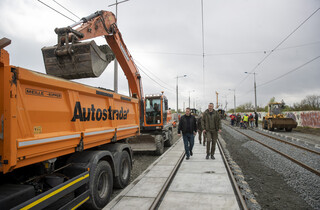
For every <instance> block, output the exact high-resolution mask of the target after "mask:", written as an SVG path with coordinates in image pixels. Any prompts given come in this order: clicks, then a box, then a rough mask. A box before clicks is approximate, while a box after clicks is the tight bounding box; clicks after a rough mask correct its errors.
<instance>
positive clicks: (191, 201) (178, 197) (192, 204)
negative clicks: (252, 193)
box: [159, 192, 239, 210]
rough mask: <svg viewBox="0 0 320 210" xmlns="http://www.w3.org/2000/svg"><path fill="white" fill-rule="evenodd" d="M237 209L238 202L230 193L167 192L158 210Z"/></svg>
mask: <svg viewBox="0 0 320 210" xmlns="http://www.w3.org/2000/svg"><path fill="white" fill-rule="evenodd" d="M167 209H170V210H171V209H172V210H180V209H181V210H188V209H190V210H191V209H192V210H194V209H201V210H215V209H222V210H224V209H225V210H238V209H239V207H238V203H237V200H236V199H235V197H234V196H232V195H216V194H206V193H187V192H168V193H167V195H166V197H165V198H164V199H163V201H162V203H161V205H160V207H159V210H167Z"/></svg>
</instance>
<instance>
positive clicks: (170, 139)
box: [164, 130, 173, 147]
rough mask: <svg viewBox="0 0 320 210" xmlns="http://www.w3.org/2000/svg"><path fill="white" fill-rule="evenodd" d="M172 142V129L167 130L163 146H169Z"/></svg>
mask: <svg viewBox="0 0 320 210" xmlns="http://www.w3.org/2000/svg"><path fill="white" fill-rule="evenodd" d="M172 144H173V134H172V131H171V130H169V131H168V139H167V141H165V142H164V146H166V147H171V146H172Z"/></svg>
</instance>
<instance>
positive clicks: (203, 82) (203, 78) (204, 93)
mask: <svg viewBox="0 0 320 210" xmlns="http://www.w3.org/2000/svg"><path fill="white" fill-rule="evenodd" d="M201 25H202V84H203V98H206V88H205V77H204V73H205V72H204V24H203V0H201Z"/></svg>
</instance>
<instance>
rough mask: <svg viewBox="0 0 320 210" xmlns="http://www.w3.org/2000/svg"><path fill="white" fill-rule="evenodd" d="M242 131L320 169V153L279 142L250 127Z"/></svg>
mask: <svg viewBox="0 0 320 210" xmlns="http://www.w3.org/2000/svg"><path fill="white" fill-rule="evenodd" d="M236 129H238V128H236ZM241 132H243V133H245V134H247V135H248V136H251V137H253V138H255V139H258V140H259V141H261V143H264V144H266V145H268V146H270V147H272V148H274V149H277V150H279V151H280V152H282V153H284V154H287V155H289V156H290V157H293V158H294V159H296V160H299V161H300V162H302V163H305V164H307V165H308V166H311V167H313V168H315V169H317V170H320V155H317V154H315V153H312V152H308V151H305V150H302V149H299V148H297V147H294V146H291V145H289V144H285V143H282V142H279V141H277V140H274V139H272V138H268V137H266V136H262V135H260V134H258V133H256V132H254V131H252V130H250V129H248V130H244V129H241Z"/></svg>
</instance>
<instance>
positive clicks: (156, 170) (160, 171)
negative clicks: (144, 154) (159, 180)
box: [146, 165, 174, 178]
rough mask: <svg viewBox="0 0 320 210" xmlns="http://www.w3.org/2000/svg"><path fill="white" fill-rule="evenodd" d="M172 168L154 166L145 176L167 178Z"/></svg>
mask: <svg viewBox="0 0 320 210" xmlns="http://www.w3.org/2000/svg"><path fill="white" fill-rule="evenodd" d="M173 168H174V166H173V165H171V166H167V165H156V166H154V167H153V168H152V169H151V170H150V171H149V172H148V173H147V174H146V177H149V178H150V177H163V178H167V177H169V175H170V173H171V171H172V170H173Z"/></svg>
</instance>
